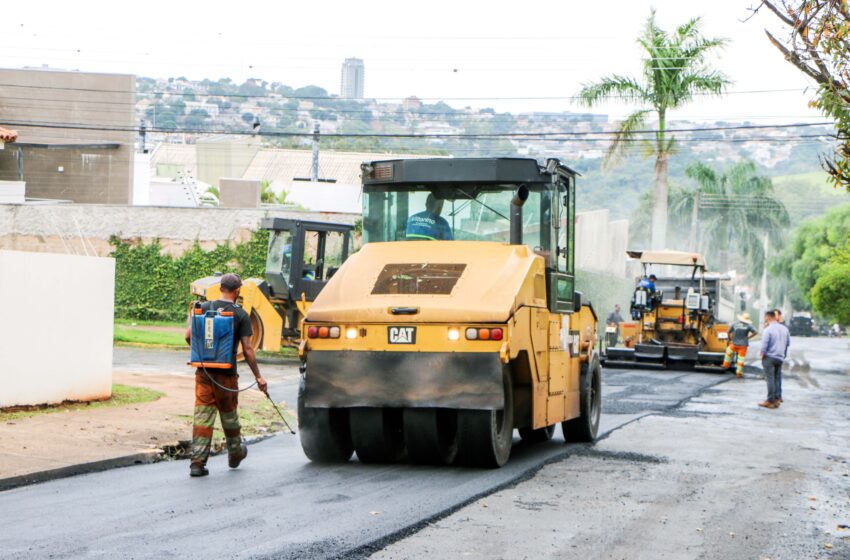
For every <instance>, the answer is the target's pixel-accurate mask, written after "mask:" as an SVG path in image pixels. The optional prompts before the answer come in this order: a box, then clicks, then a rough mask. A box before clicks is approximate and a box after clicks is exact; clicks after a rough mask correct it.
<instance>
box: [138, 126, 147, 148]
mask: <svg viewBox="0 0 850 560" xmlns="http://www.w3.org/2000/svg"><path fill="white" fill-rule="evenodd" d="M147 132H148V127H147V125H146V124H145V121H142V124H141V126H139V136H140V140H141V141H140V142H139V148H141V150H140V151H141V153H143V154H146V153H148V149H147V147H145V135H146V134H147Z"/></svg>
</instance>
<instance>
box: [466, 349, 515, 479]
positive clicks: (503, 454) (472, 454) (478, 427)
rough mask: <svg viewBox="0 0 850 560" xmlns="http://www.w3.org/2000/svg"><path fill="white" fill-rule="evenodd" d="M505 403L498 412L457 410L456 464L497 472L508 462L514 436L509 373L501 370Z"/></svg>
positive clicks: (504, 369) (512, 399)
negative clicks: (496, 469) (490, 469)
mask: <svg viewBox="0 0 850 560" xmlns="http://www.w3.org/2000/svg"><path fill="white" fill-rule="evenodd" d="M502 386H503V387H504V394H505V401H504V406H503V408H502V409H501V410H459V411H458V418H457V429H458V461H459V462H460V463H461V464H463V465H465V466H469V467H485V468H498V467H501V466H502V465H504V464H505V463H507V462H508V459H509V458H510V456H511V446H512V445H513V435H514V398H513V382H512V380H511V375H510V370H509V369H508V368H507V366H506V367H504V368H503V369H502Z"/></svg>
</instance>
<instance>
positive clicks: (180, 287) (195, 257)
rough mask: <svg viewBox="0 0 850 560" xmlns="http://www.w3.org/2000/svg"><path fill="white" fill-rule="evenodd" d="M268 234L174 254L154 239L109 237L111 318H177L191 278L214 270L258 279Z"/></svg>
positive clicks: (186, 299)
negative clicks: (112, 269)
mask: <svg viewBox="0 0 850 560" xmlns="http://www.w3.org/2000/svg"><path fill="white" fill-rule="evenodd" d="M268 239H269V232H268V231H266V230H259V231H256V232H254V233H253V235H252V237H251V239H250V240H248V241H246V242H244V243H239V244H236V245H230V244H223V245H219V246H218V247H216V248H215V249H213V250H212V251H204V250H203V249H202V248H201V246H200V245H199V244H198V243H197V242H195V244H194V245H193V246H192V247H191V248H190V249H189V250H188V251H186V252H185V253H183V254H182V255H180V256H179V257H173V256H171V255H167V254H163V252H162V246H161V245H160V243H159V241H154V242H153V243H147V244H146V243H131V242H127V241H123V240H121V239H118V238H117V237H113V238H112V239H110V243H111V244H112V246H113V247H114V248H115V249H114V250H113V251H112V254H111V256H112V257H113V258H115V317H116V318H120V319H136V320H143V321H182V320H184V319H185V317H186V310H187V309H188V307H189V303H190V301H191V299H192V298H191V295H190V293H189V285H190V284H191V282H192V281H193V280H197V279H198V278H203V277H204V276H210V275H212V274H213V273H215V272H236V273H239V274H241V275H242V276H243V277H245V278H247V277H252V276H256V277H260V278H262V277H264V275H265V263H266V252H267V250H268Z"/></svg>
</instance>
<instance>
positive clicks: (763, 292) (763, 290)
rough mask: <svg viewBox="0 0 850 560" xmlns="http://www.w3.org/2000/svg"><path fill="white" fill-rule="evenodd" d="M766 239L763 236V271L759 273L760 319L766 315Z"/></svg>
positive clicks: (765, 236)
mask: <svg viewBox="0 0 850 560" xmlns="http://www.w3.org/2000/svg"><path fill="white" fill-rule="evenodd" d="M767 242H768V237H767V234H766V233H765V234H764V262H765V265H764V269H763V270H762V273H761V286H760V287H759V291H760V292H761V297H759V311H761V315H762V318H764V314H765V313H767V249H768V244H767Z"/></svg>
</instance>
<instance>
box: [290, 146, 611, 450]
mask: <svg viewBox="0 0 850 560" xmlns="http://www.w3.org/2000/svg"><path fill="white" fill-rule="evenodd" d="M362 169H363V175H362V177H363V241H364V245H363V247H362V249H361V250H360V251H359V252H357V253H355V254H354V255H352V256H351V257H350V258H349V259H348V260H347V261H346V262H345V264H343V265H342V267H341V268H340V269H339V271H338V272H337V273H336V275H334V277H333V278H331V279H330V280H329V282H328V284H327V286H326V287H325V289H324V290H323V291H322V293H321V294H319V296H318V297H317V298H316V301H315V302H314V303H313V305H312V307H311V308H310V309H309V311H308V312H307V315H306V318H305V322H304V334H305V335H306V336H305V337H304V340H303V341H302V343H301V346H300V349H299V352H300V355H301V357H302V359H303V360H304V361H305V367H304V375H303V377H302V380H301V386H300V389H299V398H298V418H299V424H300V428H301V430H300V435H301V444H302V447H303V448H304V451H305V453H306V454H307V456H308V457H309V458H310V459H311V460H313V461H320V462H338V461H347V460H349V459H350V458H351V456H352V454H353V453H354V452H356V453H357V456H358V458H359V459H360V460H361V461H363V462H393V461H398V460H403V459H406V460H409V461H412V462H415V463H427V464H449V463H453V462H458V463H460V464H464V465H470V466H483V467H499V466H501V465H503V464H504V463H505V462H506V461H507V460H508V457H509V456H510V452H511V446H512V443H513V433H514V429H515V428H517V429H519V434H520V436H521V437H522V439H523V440H526V441H545V440H549V439H551V438H552V437H553V433H554V431H555V427H556V425H557V424H561V425H562V430H563V434H564V436H565V438H566V439H567V440H568V441H593V440H594V439H595V437H596V433H597V429H598V426H599V415H600V397H601V393H600V383H601V368H600V364H599V359H598V357H597V355H596V353H595V351H594V344H593V341H594V340H595V339H596V315H595V313H594V311H593V308H592V307H591V305H590V304H589V303H588V302H584V303H583V302H582V301H581V294H579V293H577V292H575V289H574V286H575V284H574V262H573V255H574V250H575V247H574V235H573V232H574V226H575V180H576V175H577V174H576V173H575V172H574V171H572V170H571V169H569V168H568V167H566V166H565V165H563V164H561V163H560V162H559V161H557V160H554V159H550V160H548V161H547V162H546V164H545V165H543V166H541V165H539V164H538V163H537V161H535V160H533V159H501V158H500V159H448V158H446V159H416V160H392V161H374V162H370V163H366V164H363V166H362Z"/></svg>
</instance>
